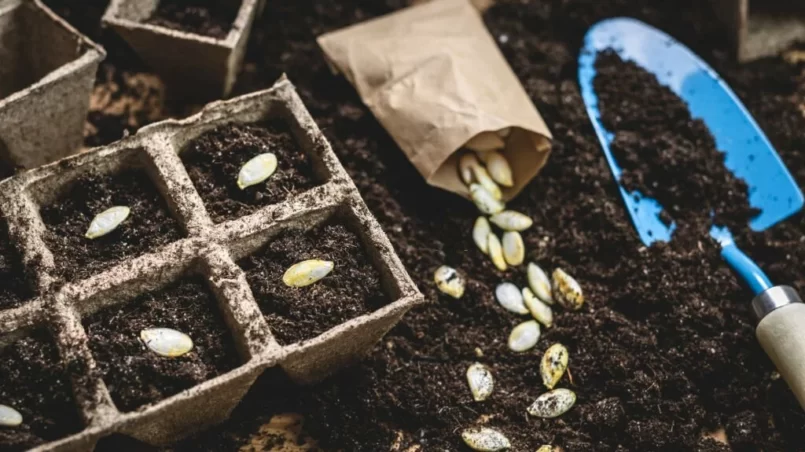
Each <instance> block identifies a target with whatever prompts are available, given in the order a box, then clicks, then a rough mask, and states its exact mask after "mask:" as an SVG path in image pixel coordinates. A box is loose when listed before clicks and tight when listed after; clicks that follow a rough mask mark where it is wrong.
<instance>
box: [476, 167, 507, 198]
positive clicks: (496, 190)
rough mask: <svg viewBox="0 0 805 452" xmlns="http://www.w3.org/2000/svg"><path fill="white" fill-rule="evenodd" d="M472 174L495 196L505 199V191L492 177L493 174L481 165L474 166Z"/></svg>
mask: <svg viewBox="0 0 805 452" xmlns="http://www.w3.org/2000/svg"><path fill="white" fill-rule="evenodd" d="M472 175H473V176H475V180H476V181H478V183H479V184H481V186H483V187H484V188H485V189H486V190H487V191H488V192H489V193H490V194H491V195H492V197H493V198H495V199H497V200H498V201H500V200H501V199H503V192H502V191H501V190H500V187H499V186H498V184H497V183H495V181H494V180H493V179H492V176H490V175H489V173H488V172H487V171H486V168H484V167H483V166H481V165H477V166H473V167H472Z"/></svg>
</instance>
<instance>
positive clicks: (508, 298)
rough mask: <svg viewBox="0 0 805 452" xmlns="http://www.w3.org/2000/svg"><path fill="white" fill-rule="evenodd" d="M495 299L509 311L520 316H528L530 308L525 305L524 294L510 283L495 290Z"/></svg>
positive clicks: (500, 285)
mask: <svg viewBox="0 0 805 452" xmlns="http://www.w3.org/2000/svg"><path fill="white" fill-rule="evenodd" d="M495 298H497V300H498V303H500V305H501V306H503V307H504V308H506V310H507V311H511V312H513V313H515V314H520V315H525V314H528V308H526V306H525V304H523V294H522V293H521V292H520V289H518V288H517V286H515V285H514V284H512V283H510V282H505V283H501V284H498V286H497V287H496V288H495Z"/></svg>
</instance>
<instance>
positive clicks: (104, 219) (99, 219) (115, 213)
mask: <svg viewBox="0 0 805 452" xmlns="http://www.w3.org/2000/svg"><path fill="white" fill-rule="evenodd" d="M130 213H131V209H129V208H128V207H126V206H114V207H110V208H108V209H106V210H104V211H103V212H101V213H99V214H98V215H96V216H95V218H93V219H92V222H91V223H90V224H89V229H87V233H86V234H85V237H86V238H88V239H97V238H98V237H103V236H105V235H106V234H108V233H110V232H112V231H114V230H115V229H117V227H118V226H120V224H121V223H123V222H124V221H126V218H128V217H129V214H130Z"/></svg>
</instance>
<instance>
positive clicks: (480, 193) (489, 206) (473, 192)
mask: <svg viewBox="0 0 805 452" xmlns="http://www.w3.org/2000/svg"><path fill="white" fill-rule="evenodd" d="M470 197H471V198H472V201H473V202H474V203H475V205H476V206H478V210H480V211H481V212H482V213H485V214H487V215H492V214H495V213H498V212H501V211H503V209H504V208H505V206H504V205H503V203H502V202H500V201H499V200H497V199H495V197H494V196H492V194H491V193H489V190H487V189H486V188H484V187H483V186H481V185H479V184H471V185H470Z"/></svg>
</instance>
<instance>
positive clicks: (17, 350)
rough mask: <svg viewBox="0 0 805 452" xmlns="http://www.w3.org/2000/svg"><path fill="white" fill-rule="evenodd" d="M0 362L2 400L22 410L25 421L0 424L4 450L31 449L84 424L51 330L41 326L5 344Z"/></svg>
mask: <svg viewBox="0 0 805 452" xmlns="http://www.w3.org/2000/svg"><path fill="white" fill-rule="evenodd" d="M0 362H2V363H3V365H2V366H0V404H3V405H8V406H10V407H12V408H14V409H15V410H17V411H19V412H20V414H22V424H21V425H19V426H17V427H0V449H2V450H4V451H21V450H28V449H30V448H32V447H35V446H38V445H40V444H44V443H46V442H49V441H54V440H57V439H60V438H63V437H65V436H68V435H70V434H72V433H75V432H78V431H79V430H81V429H82V428H83V424H82V423H81V417H80V416H79V412H78V408H77V405H76V404H75V401H74V400H73V395H72V390H71V389H70V382H69V378H68V377H67V375H66V374H65V372H64V369H63V368H62V366H61V365H60V363H59V353H58V351H57V349H56V344H55V343H54V342H53V338H52V337H51V335H50V334H49V333H48V332H46V331H44V330H36V331H34V332H33V333H31V334H30V335H29V336H26V337H23V338H21V339H18V340H16V341H14V342H12V343H11V344H9V345H8V346H6V347H4V348H3V349H0Z"/></svg>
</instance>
